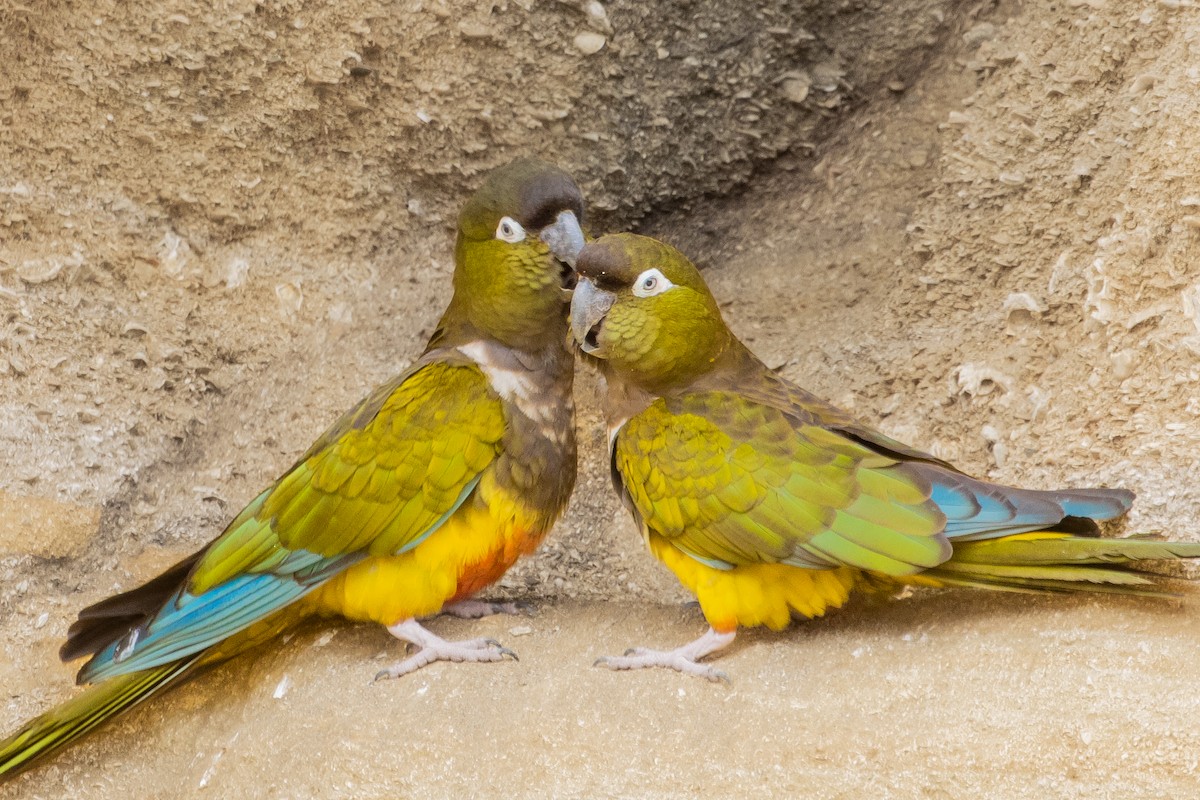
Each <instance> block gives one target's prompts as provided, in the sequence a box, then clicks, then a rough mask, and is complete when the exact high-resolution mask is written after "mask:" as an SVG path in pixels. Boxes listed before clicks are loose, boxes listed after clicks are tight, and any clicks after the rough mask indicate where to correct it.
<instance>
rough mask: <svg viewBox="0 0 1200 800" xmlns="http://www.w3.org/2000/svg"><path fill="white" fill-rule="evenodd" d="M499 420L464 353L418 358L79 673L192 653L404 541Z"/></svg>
mask: <svg viewBox="0 0 1200 800" xmlns="http://www.w3.org/2000/svg"><path fill="white" fill-rule="evenodd" d="M504 432H505V421H504V413H503V407H502V405H501V401H500V399H499V397H498V395H497V394H496V393H495V392H494V391H493V390H492V389H491V388H490V387H489V385H488V382H487V378H486V377H485V376H484V375H483V373H482V372H481V371H480V370H479V368H478V367H477V366H476V365H475V364H474V363H473V362H467V361H465V360H464V361H461V362H458V361H456V362H446V361H440V360H431V361H427V362H425V363H419V364H418V365H417V366H416V367H414V368H413V369H412V370H410V371H409V372H408V373H407V374H406V375H403V376H401V377H400V378H397V379H396V380H395V381H393V382H392V383H390V384H388V385H386V386H384V387H382V388H381V389H379V390H377V391H376V392H375V393H373V394H372V395H371V396H370V397H368V398H367V399H366V400H364V401H363V403H362V404H360V405H359V406H358V407H357V408H356V409H354V410H353V411H351V412H350V413H349V414H347V415H346V416H345V417H343V418H342V419H341V420H339V421H338V422H337V423H336V424H335V425H334V426H333V427H332V428H331V429H330V430H329V431H328V432H327V433H326V434H325V436H323V437H322V438H321V440H319V441H318V442H317V443H316V444H315V445H314V446H313V447H312V448H311V449H310V450H309V452H308V453H307V454H305V456H304V457H302V458H301V459H300V460H299V461H298V462H296V464H295V465H294V466H293V467H292V468H291V469H290V470H288V472H287V473H286V474H285V475H284V476H283V477H282V478H280V479H279V480H278V481H277V482H276V483H275V485H274V486H273V487H271V488H270V489H268V490H267V491H266V492H264V493H262V494H261V495H259V496H258V497H257V498H256V499H255V500H254V502H252V503H251V504H250V505H249V506H247V507H246V509H244V510H243V511H242V513H241V514H239V515H238V516H237V518H235V519H234V521H233V522H232V523H230V525H229V527H228V528H227V529H226V531H225V532H224V533H223V534H222V535H221V536H220V537H218V538H217V539H216V541H214V542H213V543H212V544H211V545H210V546H209V547H207V548H206V549H205V550H204V551H203V553H202V555H201V556H200V559H199V560H198V562H197V563H196V565H195V566H194V567H193V568H192V571H191V574H190V575H189V576H188V578H187V579H186V580H185V581H184V582H183V584H182V586H181V587H180V588H179V589H178V590H176V591H175V592H174V594H173V595H171V596H170V597H168V598H166V600H165V602H164V603H163V604H162V605H161V607H160V608H159V609H158V610H157V611H156V612H155V613H154V614H153V616H151V617H150V618H148V619H147V620H145V621H144V622H143V623H141V624H139V625H137V627H135V628H133V629H132V630H129V632H128V633H124V634H121V633H119V634H118V636H120V637H121V638H120V639H114V640H111V641H110V642H109V643H108V644H107V645H106V646H103V647H102V648H101V649H99V650H98V651H97V652H96V655H95V656H94V657H93V658H92V660H91V661H89V662H88V663H87V664H86V665H84V667H83V669H82V670H80V673H79V680H80V681H81V682H94V681H96V680H100V679H103V678H106V677H112V676H114V675H120V674H125V673H130V672H136V671H138V670H143V669H150V668H152V667H156V666H159V665H161V664H165V663H167V662H170V661H174V660H176V659H180V658H185V657H187V656H190V655H191V654H194V653H198V652H200V651H201V650H204V649H206V648H208V647H210V646H212V645H213V644H215V643H217V642H219V641H221V640H223V639H226V638H227V637H229V636H232V635H233V634H235V633H237V632H238V631H240V630H244V629H245V628H247V627H248V626H250V625H252V624H254V623H255V622H257V621H259V620H261V619H264V618H266V617H268V616H269V615H271V614H273V613H275V612H276V611H278V610H279V609H281V608H283V607H285V606H287V605H289V604H290V603H292V602H294V601H295V600H297V599H299V598H300V597H302V596H303V595H304V594H305V593H307V592H308V591H309V590H310V589H312V588H313V587H315V586H317V585H318V584H320V583H321V582H322V581H324V580H325V579H327V578H329V577H330V576H332V575H334V574H336V573H337V572H339V571H340V570H342V569H345V568H346V567H347V566H349V565H350V564H353V563H354V562H356V561H358V560H360V559H362V558H364V557H366V556H368V555H373V554H395V553H401V552H404V551H405V550H407V549H410V548H412V547H414V546H416V545H417V544H418V543H419V542H421V541H422V540H423V539H424V538H425V537H426V536H428V535H430V534H431V533H432V532H433V531H435V530H436V529H437V527H438V526H439V525H441V523H442V522H443V521H445V519H447V517H448V516H449V515H450V514H452V513H453V511H454V510H455V509H456V508H457V507H458V506H459V505H460V504H461V503H463V502H464V501H465V500H466V498H467V497H468V496H469V495H470V494H471V492H472V491H473V490H474V487H475V486H476V485H477V484H478V482H479V479H480V476H481V474H482V472H483V471H484V470H485V469H486V468H487V467H488V465H489V464H491V463H492V461H493V459H494V458H495V457H496V454H497V453H498V452H499V449H500V447H501V441H502V439H503V436H504Z"/></svg>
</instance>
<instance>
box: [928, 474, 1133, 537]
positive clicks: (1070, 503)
mask: <svg viewBox="0 0 1200 800" xmlns="http://www.w3.org/2000/svg"><path fill="white" fill-rule="evenodd" d="M928 477H929V480H930V499H932V500H933V502H934V503H935V504H936V505H937V506H938V508H939V509H940V510H941V511H942V513H943V514H945V515H946V529H945V534H946V536H947V537H948V538H949V539H951V540H953V541H955V542H956V543H957V542H969V541H979V540H984V539H993V538H998V537H1002V536H1011V535H1013V534H1018V533H1026V532H1028V531H1038V530H1046V529H1047V528H1058V529H1061V530H1066V531H1070V532H1072V533H1077V534H1081V535H1084V536H1094V535H1098V533H1099V529H1098V528H1097V526H1096V523H1097V522H1104V521H1107V520H1111V519H1115V518H1117V517H1119V516H1121V515H1122V514H1124V513H1125V512H1127V511H1129V508H1130V507H1131V506H1132V505H1133V499H1134V495H1133V492H1130V491H1128V490H1126V489H1061V490H1054V491H1035V490H1032V489H1017V488H1014V487H1011V486H1001V485H999V484H995V483H987V482H985V481H980V480H976V479H975V478H971V477H968V476H966V475H962V474H959V473H953V472H946V471H936V472H932V473H930V475H929V476H928Z"/></svg>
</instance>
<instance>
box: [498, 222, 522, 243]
mask: <svg viewBox="0 0 1200 800" xmlns="http://www.w3.org/2000/svg"><path fill="white" fill-rule="evenodd" d="M496 238H497V239H499V240H500V241H502V242H508V243H509V244H516V243H517V242H520V241H522V240H524V239H525V229H524V228H522V227H521V223H519V222H517V221H516V220H515V219H513V218H512V217H501V218H500V224H499V225H497V226H496Z"/></svg>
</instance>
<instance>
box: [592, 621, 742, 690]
mask: <svg viewBox="0 0 1200 800" xmlns="http://www.w3.org/2000/svg"><path fill="white" fill-rule="evenodd" d="M734 635H735V634H734V632H732V631H729V632H726V633H717V632H716V631H714V630H712V629H711V628H710V629H709V631H708V632H707V633H705V634H704V635H703V636H701V637H700V638H699V639H697V640H696V641H694V642H689V643H688V644H685V645H684V646H682V647H679V648H676V649H674V650H650V649H648V648H645V647H631V648H629V649H628V650H626V651H625V655H623V656H601V657H600V658H598V659H596V660H595V662H593V664H592V666H594V667H607V668H608V669H615V670H627V669H646V668H647V667H665V668H667V669H673V670H675V671H677V672H682V673H684V674H687V675H694V676H695V677H697V678H704V679H705V680H709V681H712V682H713V683H724V684H725V685H726V686H732V685H733V681H731V680H730V679H729V676H728V675H726V674H725V673H724V672H722V671H721V670H719V669H717V668H715V667H710V666H709V665H707V664H701V663H699V661H700V659H702V658H704V657H705V656H708V655H711V654H713V653H715V652H717V651H718V650H720V649H722V648H724V647H728V646H729V645H730V644H731V643H732V642H733V639H734Z"/></svg>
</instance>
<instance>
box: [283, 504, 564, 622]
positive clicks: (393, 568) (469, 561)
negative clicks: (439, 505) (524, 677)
mask: <svg viewBox="0 0 1200 800" xmlns="http://www.w3.org/2000/svg"><path fill="white" fill-rule="evenodd" d="M547 527H549V526H547ZM544 535H545V531H538V530H537V529H536V528H535V527H533V526H526V525H521V524H520V523H519V522H518V521H517V519H516V515H514V514H511V513H510V514H507V515H505V516H504V517H503V518H502V519H497V517H496V515H494V514H493V513H491V512H490V511H489V510H488V509H487V508H486V507H484V506H483V505H482V504H473V505H469V506H464V507H463V508H461V509H460V510H459V511H458V512H457V513H455V514H454V516H452V517H451V518H450V519H448V520H446V522H445V523H444V524H443V525H442V526H441V527H440V528H438V529H437V530H436V531H435V532H434V533H433V534H432V535H430V537H429V538H428V539H426V540H425V541H424V542H422V543H421V544H419V545H417V546H416V547H415V548H413V549H412V550H410V551H409V552H407V553H402V554H401V555H398V556H375V557H372V558H368V559H366V560H364V561H361V562H359V563H357V564H355V565H354V566H352V567H350V568H349V569H347V570H345V571H344V572H341V573H339V574H338V575H336V576H334V577H333V578H330V579H329V581H327V582H326V583H324V584H322V585H321V587H320V588H318V589H317V590H315V591H314V592H313V593H312V594H310V595H309V596H308V598H306V599H307V601H308V603H309V604H310V607H311V608H313V609H314V610H316V611H317V612H319V613H324V614H337V615H341V616H344V617H347V618H348V619H353V620H362V621H371V622H378V623H380V624H382V625H394V624H395V623H397V622H400V621H402V620H405V619H409V618H411V617H423V616H429V615H431V614H436V613H437V612H438V611H440V610H441V609H442V607H443V606H444V605H446V604H447V603H450V602H454V601H457V600H463V599H466V598H468V597H470V596H471V595H473V594H475V593H476V592H478V591H480V590H481V589H483V588H484V587H486V586H488V585H489V584H491V583H493V582H495V581H496V580H497V579H498V578H499V577H500V576H501V575H503V574H504V573H505V571H507V570H508V568H509V567H511V566H512V565H513V564H514V563H515V562H516V561H517V559H518V558H520V557H521V556H523V555H526V554H528V553H531V552H532V551H533V550H534V549H535V548H536V547H537V546H538V544H539V543H540V542H541V540H542V538H543V536H544Z"/></svg>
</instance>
